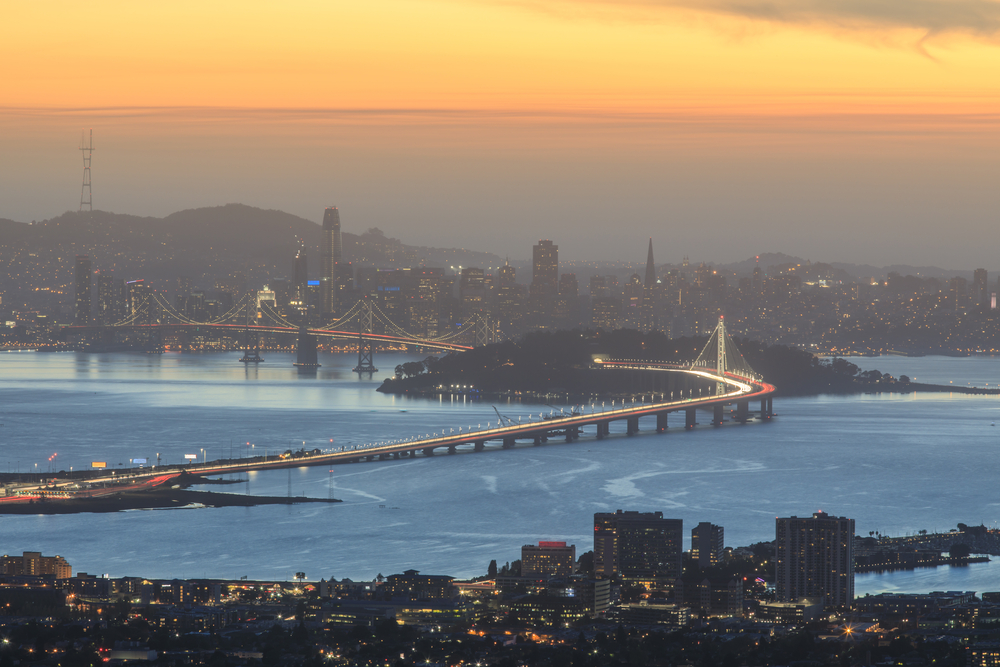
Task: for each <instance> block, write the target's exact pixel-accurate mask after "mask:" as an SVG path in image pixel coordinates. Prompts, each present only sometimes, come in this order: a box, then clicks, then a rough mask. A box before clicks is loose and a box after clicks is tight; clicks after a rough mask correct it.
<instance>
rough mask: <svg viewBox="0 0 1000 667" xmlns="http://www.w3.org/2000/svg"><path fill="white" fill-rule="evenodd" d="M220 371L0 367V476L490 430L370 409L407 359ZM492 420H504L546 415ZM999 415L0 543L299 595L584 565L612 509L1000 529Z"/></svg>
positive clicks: (600, 448)
mask: <svg viewBox="0 0 1000 667" xmlns="http://www.w3.org/2000/svg"><path fill="white" fill-rule="evenodd" d="M238 356H239V354H238V353H235V354H186V355H178V354H174V355H163V356H155V355H140V354H136V355H129V354H115V355H75V354H33V353H20V354H15V353H8V354H0V423H3V424H4V426H3V427H0V466H3V465H8V466H10V469H12V470H16V469H17V468H18V467H19V468H20V469H21V470H31V469H33V468H34V464H35V463H38V464H39V466H40V468H44V467H45V466H47V465H48V463H47V462H46V458H47V457H48V456H49V455H51V454H52V453H53V452H58V457H57V459H56V460H57V462H58V464H57V465H58V467H59V468H60V469H67V468H68V467H69V466H73V467H74V468H76V469H79V468H80V467H87V466H89V464H90V462H91V461H94V460H99V461H100V460H104V461H108V462H109V464H112V465H113V464H117V463H119V462H126V461H128V459H130V458H136V457H145V458H149V459H151V460H152V459H154V458H155V455H156V454H157V453H159V454H160V456H161V457H163V459H164V461H165V462H171V463H177V462H179V461H181V460H182V459H183V455H184V454H186V453H197V454H199V457H200V456H201V449H203V448H204V449H206V450H207V455H208V457H209V458H216V457H218V456H228V454H229V451H230V448H232V450H233V451H239V450H240V449H241V448H242V449H243V450H244V451H245V450H246V449H247V445H246V444H245V443H247V442H249V443H252V444H253V447H252V449H253V451H255V452H259V451H260V449H261V448H262V449H267V450H268V451H269V452H270V451H274V450H279V449H280V450H284V449H287V448H290V447H291V448H294V447H298V446H302V444H303V443H305V446H306V447H309V448H311V447H324V446H330V439H331V438H332V439H333V440H334V444H335V445H336V446H340V445H351V444H358V443H363V442H369V441H375V440H379V439H393V438H400V437H406V436H410V435H416V434H422V433H427V432H440V430H441V429H442V428H444V429H447V428H452V427H457V426H460V425H461V426H468V425H470V424H471V425H477V424H479V423H482V424H485V423H486V422H488V421H491V420H493V421H495V420H496V415H495V413H494V411H493V408H492V407H491V404H490V403H478V402H475V401H470V400H466V399H463V398H462V397H457V398H455V399H451V398H443V399H435V400H428V399H411V398H407V397H392V396H384V395H381V394H378V393H376V392H375V391H374V388H375V386H377V384H378V382H379V381H380V380H381V378H382V377H385V376H388V375H390V374H391V369H392V368H394V367H395V365H396V364H397V363H401V362H402V361H405V360H410V359H412V358H413V357H406V356H403V355H389V354H380V355H378V356H377V358H376V365H378V366H380V368H382V369H383V371H384V372H382V373H379V374H376V377H375V379H374V380H367V379H359V378H358V377H357V376H356V375H355V374H353V373H352V372H351V371H350V369H351V368H352V367H353V366H354V363H355V362H356V359H354V358H352V357H351V355H321V359H320V362H321V363H322V364H323V366H322V367H321V368H320V369H319V371H318V372H317V373H316V374H315V376H312V377H310V376H302V375H299V374H298V373H297V371H296V369H294V368H293V367H292V366H291V361H292V359H291V356H290V355H281V354H275V353H270V354H267V355H265V358H266V359H267V361H265V362H264V363H263V364H260V365H259V366H256V367H249V368H244V366H243V364H240V363H237V362H236V361H235V360H236V359H237V358H238ZM418 358H419V357H418ZM951 361H954V360H950V359H949V360H941V359H938V358H923V359H898V358H894V359H879V360H869V359H863V360H861V361H860V362H858V363H859V365H861V366H862V368H872V367H875V368H879V370H882V371H884V372H892V373H893V374H897V375H898V374H899V373H906V372H907V371H909V373H908V374H909V375H911V377H919V376H920V375H921V374H924V375H930V374H931V373H932V372H934V373H944V372H945V371H944V370H943V369H944V368H945V365H944V364H945V363H946V362H951ZM960 361H962V362H963V363H962V364H959V365H958V366H957V368H958V370H957V371H956V373H959V372H961V373H965V372H970V373H971V372H972V371H974V375H975V377H976V378H997V379H998V380H1000V362H998V361H997V360H995V359H978V360H977V361H978V363H976V364H967V363H965V362H964V360H960ZM890 364H899V368H900V369H899V370H897V368H894V367H892V366H891V365H890ZM964 377H966V376H960V377H958V378H956V381H963V382H965V381H969V380H966V379H964ZM967 377H969V378H972V377H973V376H972V375H969V376H967ZM935 381H938V380H935ZM983 381H986V380H983ZM994 381H996V380H994ZM497 407H498V408H499V409H500V411H501V413H503V414H505V415H509V416H512V417H514V418H516V417H517V416H518V415H522V416H526V415H528V414H529V413H533V414H536V415H537V414H538V413H539V412H540V411H542V410H543V409H546V408H545V406H542V405H517V404H510V405H504V406H502V407H501V406H500V405H498V406H497ZM998 408H1000V399H998V398H997V397H965V396H950V395H942V394H934V395H928V394H922V395H909V396H899V395H861V396H850V397H840V396H822V397H812V398H798V399H779V400H776V401H775V409H776V410H777V412H778V413H779V417H778V419H776V420H775V421H774V422H772V423H768V424H750V425H747V426H735V425H732V426H730V425H727V426H725V427H722V428H712V427H708V426H700V427H698V428H697V429H694V431H692V432H684V431H683V429H682V428H672V429H671V430H670V431H669V432H668V433H667V434H666V435H663V436H657V435H652V434H649V433H646V434H642V435H640V436H637V437H632V438H629V437H626V436H625V435H624V434H623V433H622V430H623V429H624V425H623V424H614V425H612V435H613V437H611V438H608V439H606V440H603V441H597V440H594V439H593V438H592V436H585V437H584V438H583V439H581V440H579V441H577V442H575V443H573V444H570V445H567V444H564V443H558V442H553V443H552V444H549V445H547V446H544V447H538V448H534V447H529V446H524V447H520V446H519V447H518V449H516V450H512V451H495V452H487V453H484V454H459V455H456V456H447V455H440V456H436V457H434V458H432V459H424V458H418V459H416V460H406V459H402V460H398V461H386V462H373V463H361V464H353V465H342V466H337V467H336V468H335V470H334V472H333V473H332V474H331V473H330V472H329V469H328V468H326V467H320V468H301V469H295V470H292V471H291V472H288V471H269V472H257V473H252V474H251V475H249V479H248V482H246V483H244V484H240V485H234V486H231V487H212V490H225V491H230V492H234V493H246V492H249V493H251V494H258V495H280V496H284V495H286V494H288V493H289V489H291V493H292V495H308V496H312V497H318V498H325V497H327V496H328V494H330V492H331V487H332V490H333V493H334V495H335V496H336V497H337V498H340V499H342V500H344V502H343V503H342V504H337V505H299V506H291V507H284V506H269V507H256V508H223V509H187V510H168V511H135V512H124V513H118V514H106V515H91V514H85V515H75V516H27V517H15V516H3V517H0V525H2V526H3V534H4V536H5V537H6V540H5V546H4V548H5V549H6V550H7V551H8V552H19V551H22V550H41V551H43V552H45V553H58V554H61V555H63V556H65V557H66V558H67V559H68V560H69V561H70V563H71V564H72V565H73V567H74V569H75V570H82V571H88V572H109V573H112V574H113V575H116V576H119V575H144V576H152V577H172V576H203V575H204V576H220V577H239V576H243V575H247V576H250V577H252V578H254V577H259V578H280V579H283V578H288V577H291V576H293V575H294V573H295V572H296V571H304V572H306V574H307V575H308V576H309V578H310V579H314V580H315V579H318V578H320V577H321V576H325V577H330V576H335V577H337V578H342V577H345V576H347V577H351V578H353V579H367V578H372V577H374V576H375V575H376V574H378V573H379V572H381V573H382V574H390V573H392V572H399V571H402V570H403V569H407V568H410V567H413V568H415V569H418V570H422V571H425V572H435V573H447V574H452V575H456V576H471V575H477V574H482V573H484V572H485V570H486V567H487V565H488V563H489V561H490V559H493V558H496V559H497V560H498V562H500V563H501V564H502V563H503V562H505V561H510V560H514V559H516V558H518V557H519V555H520V553H519V548H520V546H521V545H522V544H526V543H529V542H536V541H537V540H539V539H557V540H563V539H565V540H568V541H571V542H574V543H575V544H577V549H578V551H580V552H583V551H586V550H588V549H589V548H590V547H591V545H590V540H591V535H592V532H593V528H592V523H591V521H592V514H593V512H595V511H607V510H611V511H613V510H615V509H635V510H643V511H653V510H661V511H663V512H664V513H665V514H666V515H667V516H671V517H679V518H682V519H684V521H685V525H686V526H687V527H688V529H690V527H693V526H694V525H696V524H697V523H698V522H699V521H712V522H714V523H718V524H721V525H723V526H724V527H725V529H726V544H727V545H742V544H749V543H751V542H755V541H759V540H765V539H770V538H771V537H772V536H773V534H774V532H773V531H774V517H776V516H789V515H793V514H797V515H807V514H809V513H811V512H813V511H816V510H817V509H822V510H824V511H827V512H830V513H833V514H837V515H846V516H850V517H853V518H855V519H856V521H857V528H858V532H859V533H862V534H867V532H868V531H869V530H879V531H880V532H882V533H885V534H893V535H898V534H903V533H907V532H915V531H917V530H920V529H927V530H932V531H933V530H948V529H949V528H951V527H953V526H954V525H955V524H956V523H957V522H959V521H963V522H966V523H979V522H981V521H982V522H984V523H986V524H987V525H991V526H992V525H993V524H994V522H995V521H996V520H997V519H1000V512H998V511H997V508H998V502H1000V498H998V494H997V492H996V489H995V484H994V480H995V479H996V472H997V470H996V466H997V464H996V461H997V456H996V453H997V451H998V448H1000V429H998V428H996V427H992V426H991V425H990V424H991V422H992V421H993V420H996V419H997V417H1000V410H998ZM682 419H683V418H682V417H677V416H672V417H671V423H672V424H673V425H674V426H675V427H676V426H677V425H679V424H682ZM700 421H701V422H702V423H703V424H704V423H707V421H708V417H707V416H706V417H704V418H701V419H700ZM652 427H653V424H652V422H650V423H648V424H646V423H645V422H644V423H643V428H644V429H648V430H651V429H652ZM994 568H995V566H994V564H992V563H991V564H989V565H982V566H976V565H974V566H971V567H969V568H963V569H961V570H960V571H959V570H958V569H956V568H938V569H935V570H917V571H915V572H909V573H908V572H901V573H894V574H892V575H859V576H858V580H857V581H858V584H857V588H858V592H859V593H864V592H867V591H877V590H880V589H882V588H888V589H894V590H931V589H935V590H936V589H959V588H966V589H970V590H980V591H981V590H991V589H996V588H998V586H986V583H988V582H989V581H990V580H991V578H993V579H995V576H993V575H990V574H986V573H989V572H993V571H994ZM974 583H981V585H972V584H974Z"/></svg>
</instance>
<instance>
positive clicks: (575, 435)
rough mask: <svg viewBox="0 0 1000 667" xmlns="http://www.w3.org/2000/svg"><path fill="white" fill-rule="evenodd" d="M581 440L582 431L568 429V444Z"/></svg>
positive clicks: (572, 428)
mask: <svg viewBox="0 0 1000 667" xmlns="http://www.w3.org/2000/svg"><path fill="white" fill-rule="evenodd" d="M579 439H580V429H578V428H574V427H572V426H571V427H568V428H567V429H566V442H573V441H574V440H579Z"/></svg>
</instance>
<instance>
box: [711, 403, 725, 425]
mask: <svg viewBox="0 0 1000 667" xmlns="http://www.w3.org/2000/svg"><path fill="white" fill-rule="evenodd" d="M722 412H723V411H722V406H721V405H716V406H715V407H713V408H712V424H713V425H714V426H722V420H723V414H722Z"/></svg>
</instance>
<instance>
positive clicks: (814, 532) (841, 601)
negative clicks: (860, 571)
mask: <svg viewBox="0 0 1000 667" xmlns="http://www.w3.org/2000/svg"><path fill="white" fill-rule="evenodd" d="M774 543H775V582H776V592H777V595H778V600H779V601H781V602H794V601H796V600H800V599H802V598H822V600H823V603H824V605H825V606H827V607H846V606H847V605H850V604H851V603H852V602H853V601H854V519H847V518H844V517H835V516H830V515H829V514H826V513H825V512H816V513H814V514H813V515H812V517H801V518H800V517H795V516H793V517H790V518H778V519H775V540H774Z"/></svg>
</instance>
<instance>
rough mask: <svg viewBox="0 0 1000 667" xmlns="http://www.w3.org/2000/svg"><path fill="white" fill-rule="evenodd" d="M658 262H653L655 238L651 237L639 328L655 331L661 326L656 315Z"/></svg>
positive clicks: (647, 254) (647, 253)
mask: <svg viewBox="0 0 1000 667" xmlns="http://www.w3.org/2000/svg"><path fill="white" fill-rule="evenodd" d="M657 287H658V285H657V281H656V264H655V263H654V262H653V239H649V250H648V251H647V252H646V277H645V279H644V280H643V282H642V304H641V305H640V307H639V309H640V312H639V329H640V330H641V331H655V330H656V329H657V328H659V326H658V325H659V322H657V317H656V310H657V308H656V301H657V299H656V297H657Z"/></svg>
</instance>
